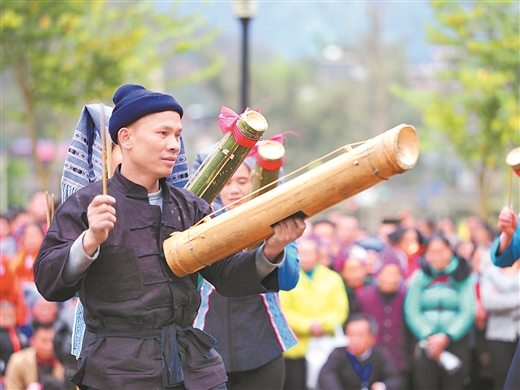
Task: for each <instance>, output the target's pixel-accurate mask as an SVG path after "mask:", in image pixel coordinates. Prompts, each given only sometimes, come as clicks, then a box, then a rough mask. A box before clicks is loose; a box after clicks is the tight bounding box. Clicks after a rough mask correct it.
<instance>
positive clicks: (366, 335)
mask: <svg viewBox="0 0 520 390" xmlns="http://www.w3.org/2000/svg"><path fill="white" fill-rule="evenodd" d="M377 332H378V326H377V321H376V320H375V318H374V317H372V316H370V315H368V314H364V313H355V314H353V315H352V316H351V317H350V318H349V320H348V322H347V326H346V328H345V334H346V335H347V337H348V339H349V343H348V345H347V348H346V349H345V347H341V348H336V349H335V350H334V351H332V353H331V354H330V356H329V358H328V360H327V362H326V363H325V365H324V366H323V367H322V369H321V371H320V375H319V378H318V387H319V388H320V389H323V390H339V389H344V390H359V389H362V390H368V389H370V390H391V389H395V390H402V388H403V384H402V382H401V378H400V376H399V372H398V371H397V369H396V367H395V366H394V364H393V363H392V360H391V358H390V356H389V355H388V353H387V352H386V351H385V350H384V349H382V348H381V347H379V346H376V345H375V343H376V338H377Z"/></svg>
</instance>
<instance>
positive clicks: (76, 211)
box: [34, 194, 90, 302]
mask: <svg viewBox="0 0 520 390" xmlns="http://www.w3.org/2000/svg"><path fill="white" fill-rule="evenodd" d="M85 201H86V202H87V203H84V202H85ZM89 203H90V200H88V199H83V200H81V199H80V198H79V197H78V196H76V194H74V195H73V196H70V197H69V198H67V200H66V201H65V203H63V204H62V205H60V206H59V207H58V208H57V209H56V213H55V214H54V218H53V220H52V223H51V225H50V227H49V230H48V231H47V234H46V235H45V238H44V240H43V243H42V246H41V247H40V252H39V253H38V257H37V258H36V261H35V263H34V281H35V283H36V287H37V288H38V291H39V292H40V293H41V294H42V295H43V297H44V298H45V299H47V300H48V301H61V302H62V301H66V300H67V299H70V298H72V297H73V296H74V295H75V293H76V292H77V291H79V290H80V287H81V285H82V283H83V279H84V275H85V274H83V275H81V276H80V277H79V278H78V279H77V280H75V281H74V282H72V283H70V284H67V283H65V281H64V280H63V272H64V268H65V263H66V261H67V258H68V256H69V252H70V248H71V247H72V244H73V243H74V241H75V240H76V239H77V238H78V237H79V236H80V234H81V233H82V232H83V231H85V230H87V229H88V223H87V217H86V207H85V206H82V204H89Z"/></svg>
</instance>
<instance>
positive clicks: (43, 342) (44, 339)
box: [31, 328, 54, 362]
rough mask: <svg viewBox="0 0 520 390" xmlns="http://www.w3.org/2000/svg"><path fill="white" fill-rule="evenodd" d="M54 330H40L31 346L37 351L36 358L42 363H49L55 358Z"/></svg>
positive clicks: (34, 336)
mask: <svg viewBox="0 0 520 390" xmlns="http://www.w3.org/2000/svg"><path fill="white" fill-rule="evenodd" d="M53 338H54V329H52V328H49V329H43V328H40V329H38V330H37V331H36V333H35V334H34V335H33V338H32V341H31V346H32V347H33V348H34V349H35V350H36V356H38V357H39V358H40V359H41V360H42V361H44V362H49V361H51V360H52V359H53V358H54V344H53V341H52V340H53Z"/></svg>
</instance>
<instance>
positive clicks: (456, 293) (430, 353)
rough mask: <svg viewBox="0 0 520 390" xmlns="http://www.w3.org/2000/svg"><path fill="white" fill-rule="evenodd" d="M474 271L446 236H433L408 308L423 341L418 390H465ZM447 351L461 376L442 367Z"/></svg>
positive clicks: (416, 367)
mask: <svg viewBox="0 0 520 390" xmlns="http://www.w3.org/2000/svg"><path fill="white" fill-rule="evenodd" d="M470 272H471V267H470V266H469V263H468V262H467V261H466V260H464V259H460V258H458V257H457V256H456V255H455V254H454V252H453V250H452V249H451V246H450V242H449V241H448V239H447V238H446V237H444V236H443V235H440V234H435V235H433V236H432V237H431V239H430V240H429V242H428V244H427V245H426V248H425V253H424V256H423V258H422V261H421V268H420V269H419V271H418V272H417V273H416V274H415V276H414V277H413V279H412V280H411V283H410V287H409V289H408V291H407V294H406V298H405V304H404V310H405V318H406V323H407V325H408V327H409V329H410V330H411V332H412V333H413V335H414V336H415V337H416V338H417V340H418V341H419V343H418V344H417V346H418V348H416V356H415V361H414V364H413V367H412V379H413V385H412V387H413V388H414V389H417V390H420V389H438V390H443V389H461V388H462V387H463V385H464V379H465V378H466V376H467V375H468V369H469V359H470V355H469V337H468V332H469V330H470V329H471V326H472V325H473V321H474V318H475V292H474V289H473V285H472V283H471V279H470ZM445 351H449V352H451V353H452V354H455V355H456V356H457V357H458V359H460V361H461V363H462V365H461V366H460V367H459V368H458V369H457V370H456V371H455V372H452V371H450V372H448V371H447V370H446V369H445V366H443V365H442V360H441V355H443V352H445Z"/></svg>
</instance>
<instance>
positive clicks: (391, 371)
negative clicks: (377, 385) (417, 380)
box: [379, 350, 403, 390]
mask: <svg viewBox="0 0 520 390" xmlns="http://www.w3.org/2000/svg"><path fill="white" fill-rule="evenodd" d="M379 352H380V353H381V360H382V370H381V371H382V377H383V378H382V380H381V382H383V383H384V384H385V385H386V388H387V390H400V389H402V388H403V382H402V380H401V376H400V375H399V372H398V371H397V368H396V366H395V364H394V363H393V362H392V359H391V357H390V356H389V355H388V354H387V353H386V352H384V351H383V350H379Z"/></svg>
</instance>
